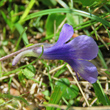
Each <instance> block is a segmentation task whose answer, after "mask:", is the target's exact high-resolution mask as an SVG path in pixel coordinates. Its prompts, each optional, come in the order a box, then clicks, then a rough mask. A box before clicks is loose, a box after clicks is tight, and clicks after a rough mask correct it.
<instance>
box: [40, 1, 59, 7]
mask: <svg viewBox="0 0 110 110" xmlns="http://www.w3.org/2000/svg"><path fill="white" fill-rule="evenodd" d="M40 1H41V2H42V3H43V4H44V5H46V6H55V5H56V4H57V2H56V1H55V0H40Z"/></svg>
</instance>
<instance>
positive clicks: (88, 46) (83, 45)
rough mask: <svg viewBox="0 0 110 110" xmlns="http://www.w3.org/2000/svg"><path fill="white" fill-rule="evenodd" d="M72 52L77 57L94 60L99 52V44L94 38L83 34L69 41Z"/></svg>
mask: <svg viewBox="0 0 110 110" xmlns="http://www.w3.org/2000/svg"><path fill="white" fill-rule="evenodd" d="M68 45H71V49H70V50H69V51H71V54H72V55H73V58H75V59H85V60H92V59H93V58H95V57H96V56H97V54H98V46H97V44H96V42H95V41H94V39H93V38H91V37H88V36H86V35H81V36H78V37H76V38H74V39H73V40H72V41H70V42H69V43H68ZM71 57H72V56H71Z"/></svg>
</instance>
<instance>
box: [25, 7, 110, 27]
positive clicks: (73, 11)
mask: <svg viewBox="0 0 110 110" xmlns="http://www.w3.org/2000/svg"><path fill="white" fill-rule="evenodd" d="M52 13H74V14H76V15H80V16H84V17H88V18H90V19H93V20H96V21H98V22H101V23H102V24H104V25H106V26H108V27H110V23H109V22H108V21H106V20H104V19H102V18H99V17H98V16H96V15H93V14H91V13H88V12H85V11H81V10H77V9H68V8H57V9H47V10H43V11H39V12H35V13H32V14H30V15H28V16H27V17H26V18H25V19H24V20H23V22H24V21H26V20H29V19H32V18H35V17H38V16H43V15H47V14H52Z"/></svg>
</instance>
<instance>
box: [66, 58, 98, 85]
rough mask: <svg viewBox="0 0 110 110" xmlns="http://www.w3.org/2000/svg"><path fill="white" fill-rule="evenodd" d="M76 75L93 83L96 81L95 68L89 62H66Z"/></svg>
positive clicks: (96, 73)
mask: <svg viewBox="0 0 110 110" xmlns="http://www.w3.org/2000/svg"><path fill="white" fill-rule="evenodd" d="M67 62H68V63H69V64H70V65H71V67H72V68H73V69H74V71H75V72H76V73H79V74H80V76H81V77H82V78H84V79H85V80H87V81H89V82H90V83H95V82H96V81H97V76H98V72H97V68H96V67H95V66H94V65H93V64H92V63H90V62H88V61H85V60H78V61H77V60H70V61H67Z"/></svg>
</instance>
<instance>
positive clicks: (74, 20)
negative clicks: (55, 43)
mask: <svg viewBox="0 0 110 110" xmlns="http://www.w3.org/2000/svg"><path fill="white" fill-rule="evenodd" d="M66 16H67V21H68V23H69V24H70V25H74V26H75V25H79V24H81V23H83V19H82V17H81V16H78V15H74V14H70V13H67V15H66Z"/></svg>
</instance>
